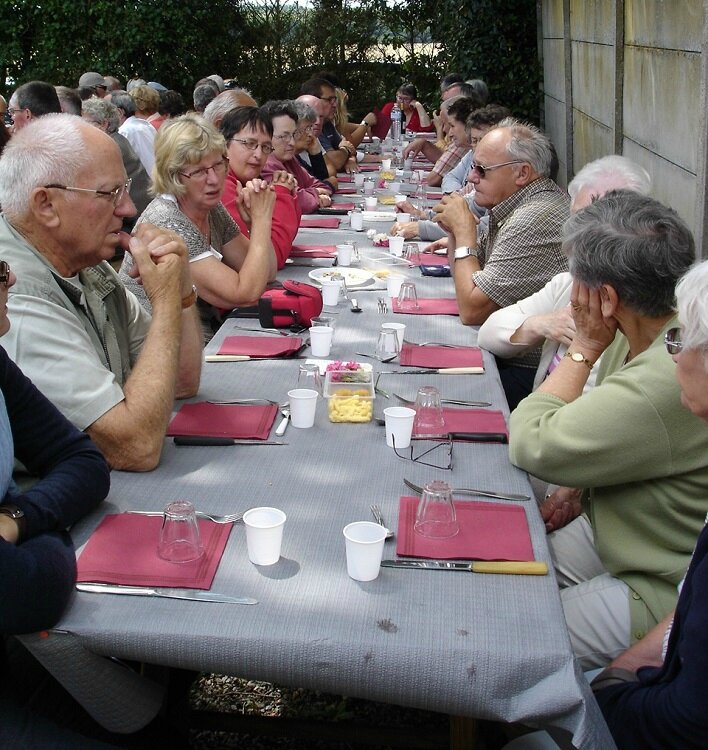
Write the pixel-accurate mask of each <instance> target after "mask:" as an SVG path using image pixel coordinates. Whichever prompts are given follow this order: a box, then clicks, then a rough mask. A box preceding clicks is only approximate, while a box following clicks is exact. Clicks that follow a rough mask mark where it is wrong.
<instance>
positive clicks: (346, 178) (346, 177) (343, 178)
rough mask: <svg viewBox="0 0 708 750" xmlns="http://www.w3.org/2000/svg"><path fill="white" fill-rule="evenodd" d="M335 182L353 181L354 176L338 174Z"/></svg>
mask: <svg viewBox="0 0 708 750" xmlns="http://www.w3.org/2000/svg"><path fill="white" fill-rule="evenodd" d="M337 182H354V178H353V177H352V176H351V175H350V174H338V175H337Z"/></svg>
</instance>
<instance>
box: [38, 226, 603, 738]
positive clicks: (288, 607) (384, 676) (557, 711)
mask: <svg viewBox="0 0 708 750" xmlns="http://www.w3.org/2000/svg"><path fill="white" fill-rule="evenodd" d="M374 226H375V227H376V228H377V230H379V229H381V230H384V231H385V227H387V225H382V224H377V225H374ZM354 236H356V239H357V240H358V241H359V242H360V247H362V248H365V247H366V245H367V241H366V236H365V234H361V233H360V234H356V235H354V234H352V233H348V232H346V231H342V230H339V232H337V233H328V234H326V235H325V234H320V233H313V232H309V231H303V232H301V234H300V236H299V237H298V241H299V242H300V243H313V244H321V243H324V242H335V241H341V238H346V237H349V238H353V237H354ZM367 254H368V251H366V250H364V255H367ZM307 262H309V261H303V260H300V259H298V260H297V263H298V264H300V263H307ZM313 264H317V265H323V263H322V262H321V261H313ZM368 265H370V264H369V263H368V261H366V259H363V260H362V263H361V266H362V267H366V266H368ZM309 270H311V269H309V268H304V267H301V266H295V267H290V268H286V269H285V271H284V272H282V273H281V274H280V276H281V278H289V277H292V278H299V279H307V273H308V271H309ZM405 273H406V275H408V276H410V277H411V278H412V279H414V280H415V281H416V283H417V286H418V291H419V294H421V295H423V296H452V295H453V285H452V282H451V280H450V279H437V278H421V277H420V273H419V271H418V269H407V270H406V271H405ZM350 294H351V292H350ZM353 294H354V296H356V297H357V299H358V301H359V305H360V306H361V307H362V308H363V309H364V312H363V313H359V314H355V313H353V312H351V311H350V310H349V308H348V306H347V305H346V304H345V303H343V302H342V303H340V305H339V306H338V307H337V308H335V311H336V315H335V318H336V323H335V341H334V346H333V350H332V355H331V358H332V359H350V358H352V357H354V352H355V351H373V348H374V345H375V339H376V331H377V330H378V327H379V325H380V324H381V323H382V322H384V321H398V322H405V323H406V325H407V330H406V337H407V338H409V339H411V340H413V341H417V342H421V341H426V340H428V341H430V340H435V341H445V342H449V343H474V342H475V339H476V330H475V329H474V328H465V327H463V326H462V325H460V322H459V320H458V319H457V318H456V317H451V316H412V315H407V316H403V315H392V314H388V315H381V314H379V313H378V312H377V297H378V296H385V295H384V294H383V292H381V293H380V294H379V293H377V292H375V291H374V292H371V291H359V292H353ZM236 326H247V327H254V328H256V327H258V323H257V321H252V320H251V321H249V320H235V321H228V322H227V323H226V324H225V325H224V327H223V328H222V330H221V331H220V332H219V333H218V334H217V335H216V336H215V338H214V339H213V341H212V342H211V343H210V345H209V346H208V349H207V353H214V352H215V351H216V350H217V349H218V347H219V345H220V343H221V341H222V340H223V338H224V336H226V335H229V334H240V333H243V332H242V331H240V330H238V329H237V328H236ZM485 363H486V367H487V372H486V373H485V374H484V375H464V376H445V375H436V376H418V375H415V376H413V375H397V376H395V375H394V376H384V377H383V378H382V380H381V383H380V385H381V386H382V387H384V388H385V389H386V390H390V391H396V392H398V393H401V394H404V395H407V396H410V397H414V396H415V392H416V389H417V387H418V386H420V385H425V384H432V385H436V386H438V387H439V388H440V390H441V392H442V393H443V395H444V396H450V397H458V398H459V397H464V398H471V399H481V400H488V401H491V402H492V403H493V405H494V407H496V408H499V409H503V410H506V406H505V401H504V397H503V393H502V390H501V387H500V384H499V380H498V377H497V376H496V369H495V366H494V362H493V358H492V357H491V356H490V355H489V354H488V353H485ZM299 364H300V363H299V362H298V361H296V360H291V361H288V360H280V361H261V362H239V363H213V364H212V363H210V364H207V365H205V367H204V372H203V377H202V385H201V388H200V392H199V396H198V398H197V399H195V400H206V399H228V398H238V397H264V398H271V399H274V400H277V401H285V400H286V399H287V396H286V393H287V391H288V389H289V388H292V387H294V385H295V382H296V379H297V373H298V367H299ZM381 367H382V366H381V365H379V364H378V363H376V367H375V369H377V370H378V369H381ZM386 367H387V369H388V366H386ZM392 369H396V367H395V366H394V367H393V368H392ZM384 401H385V399H383V398H380V397H379V398H377V400H376V411H377V412H381V411H382V410H383V408H384V406H386V405H387V404H386V403H382V402H384ZM284 439H285V440H287V442H288V445H287V446H284V447H280V446H273V447H264V446H255V447H250V446H235V447H215V448H202V447H176V446H175V445H174V444H173V442H172V441H171V440H167V441H166V443H165V449H164V453H163V457H162V461H161V463H160V466H159V467H158V468H157V469H156V470H155V471H153V472H150V473H146V474H130V473H122V472H114V473H113V477H112V488H111V492H110V495H109V498H108V500H107V502H106V503H105V504H104V506H103V507H102V508H101V510H100V512H99V513H96V514H95V515H93V516H92V517H89V518H87V519H85V520H84V521H83V522H82V523H80V524H79V525H77V526H76V527H75V529H74V536H75V540H76V542H77V545H80V544H82V543H83V542H84V541H85V540H86V539H87V538H88V536H89V535H90V533H91V531H92V530H93V528H95V526H96V524H97V523H98V522H99V520H100V518H101V517H102V515H103V514H104V513H107V512H115V511H121V510H126V509H129V508H141V509H155V510H159V509H161V508H162V507H163V506H164V505H165V504H166V503H167V502H168V501H170V500H174V499H178V498H186V499H189V500H191V501H192V502H194V503H195V504H196V506H197V507H198V508H201V509H204V510H209V511H214V512H228V511H236V510H245V509H247V508H249V507H253V506H257V505H273V506H276V507H278V508H282V509H283V510H284V511H285V513H286V514H287V518H288V520H287V523H286V525H285V533H284V540H283V547H282V558H281V560H280V562H279V563H277V564H276V565H274V566H272V567H260V568H259V567H256V566H254V565H252V564H251V563H249V561H248V558H247V554H246V547H245V535H244V529H243V527H242V526H240V525H237V526H235V527H234V529H233V531H232V533H231V537H230V540H229V543H228V545H227V548H226V551H225V554H224V556H223V558H222V561H221V564H220V566H219V569H218V572H217V575H216V579H215V581H214V584H213V587H212V589H213V590H214V591H218V592H222V593H228V594H233V595H243V596H250V597H255V598H257V599H258V600H259V602H260V603H259V604H258V605H256V606H250V607H246V606H234V605H226V604H205V603H197V602H189V601H174V600H164V599H142V598H135V597H121V596H110V595H93V594H76V595H75V597H74V600H73V602H72V603H71V606H70V607H69V609H68V610H67V612H66V614H65V616H64V618H63V620H62V622H61V623H60V624H59V626H58V630H59V631H62V633H63V635H61V636H59V635H56V636H53V635H52V634H50V636H49V637H48V638H42V639H39V638H29V639H26V643H27V645H28V646H29V647H30V648H31V649H32V651H33V652H34V653H35V655H37V656H38V657H39V658H40V659H41V658H43V657H44V660H45V663H47V665H48V666H50V668H51V669H52V671H53V672H54V673H55V675H56V676H57V677H58V678H59V679H62V674H61V672H62V668H63V669H65V670H68V672H69V673H72V672H73V674H74V677H73V679H72V680H70V681H71V682H72V684H73V691H74V694H75V695H78V696H79V697H80V699H82V700H84V701H85V702H88V697H87V696H85V695H83V693H82V691H81V687H80V686H77V680H76V678H75V677H76V674H77V673H79V674H80V673H81V669H82V661H81V658H80V655H79V656H77V657H76V658H74V659H72V660H58V659H53V660H52V650H53V648H54V647H55V645H54V644H56V647H57V648H58V647H59V643H60V642H63V643H65V641H66V639H67V638H70V637H72V636H68V635H67V633H69V634H73V637H74V638H75V639H76V641H77V642H76V647H77V649H79V650H82V649H86V650H88V651H89V652H92V653H94V654H101V655H108V656H114V657H124V658H130V659H139V660H143V661H146V662H152V663H156V664H164V665H170V666H175V667H182V668H188V669H196V670H204V671H215V672H223V673H230V674H236V675H242V676H246V677H250V678H257V679H266V680H273V681H276V682H281V683H285V684H289V685H297V686H303V687H309V688H316V689H320V690H326V691H332V692H335V693H341V694H346V695H351V696H359V697H364V698H371V699H375V700H380V701H386V702H390V703H398V704H403V705H408V706H414V707H419V708H422V709H431V710H435V711H441V712H446V713H449V714H452V715H460V716H470V717H476V718H480V719H498V720H503V721H509V722H512V721H524V722H527V723H530V724H535V725H539V726H544V725H553V726H558V727H562V728H564V729H567V730H569V731H570V732H571V733H572V735H573V738H574V743H575V745H576V746H577V747H579V748H602V750H606V749H607V748H612V747H613V743H612V740H611V738H610V736H609V733H608V731H607V728H606V726H605V724H604V722H603V720H602V718H601V715H600V713H599V710H598V708H597V705H596V704H595V702H594V700H593V698H592V696H591V693H590V690H589V688H588V686H587V684H586V682H585V680H584V679H583V677H582V674H581V673H580V671H579V669H578V668H577V666H576V664H575V661H574V659H573V655H572V652H571V648H570V642H569V639H568V635H567V631H566V627H565V623H564V619H563V613H562V610H561V605H560V599H559V596H558V591H557V588H556V584H555V581H554V579H553V577H552V576H546V577H535V576H498V575H473V574H466V573H454V572H429V571H406V570H393V569H382V571H381V574H380V576H379V578H378V579H377V580H375V581H372V582H370V583H358V582H356V581H353V580H351V579H350V578H349V577H348V576H347V573H346V566H345V556H344V539H343V536H342V529H343V527H344V526H345V525H346V524H347V523H349V522H351V521H356V520H362V519H370V512H369V505H370V504H371V503H374V502H375V503H378V505H380V506H381V509H382V511H383V514H384V518H385V519H386V520H387V521H388V522H389V525H391V526H393V527H394V528H395V524H396V520H397V513H398V502H399V496H401V495H404V494H407V492H406V488H405V487H404V485H403V483H402V478H403V477H404V476H406V477H408V478H410V479H412V480H414V481H415V482H417V483H423V482H424V481H427V480H430V479H432V478H444V479H448V480H451V481H452V483H453V484H454V485H456V486H473V487H482V488H493V489H499V490H506V491H511V492H516V493H527V494H529V495H531V494H532V493H531V490H530V487H529V484H528V480H527V477H526V475H525V474H524V473H523V472H521V471H519V470H517V469H515V468H514V467H513V466H511V464H510V463H509V461H508V457H507V448H506V446H504V445H495V444H461V443H456V444H455V449H454V469H453V471H452V472H445V471H439V470H435V469H432V468H428V467H424V466H419V465H417V464H413V463H411V462H409V461H404V460H401V459H399V458H397V457H396V456H395V455H394V454H393V452H392V451H391V450H390V449H389V448H387V447H386V444H385V438H384V429H383V427H380V426H377V425H376V424H375V423H370V424H363V425H361V424H333V423H330V422H329V421H328V419H327V412H326V404H325V403H324V401H322V400H321V401H320V403H319V404H318V407H317V417H316V422H315V426H314V428H312V429H309V430H298V429H295V428H293V427H292V426H291V427H289V428H288V431H287V433H286V435H285V438H284ZM524 507H525V508H526V512H527V518H528V522H529V527H530V529H531V535H532V541H533V547H534V553H535V556H536V558H537V559H539V560H545V561H546V562H548V563H549V564H550V558H549V553H548V549H547V546H546V541H545V532H544V528H543V523H542V522H541V519H540V517H539V514H538V512H537V509H536V505H535V504H534V503H532V502H529V503H526V504H525V506H524ZM395 544H396V543H395V540H393V541H388V542H387V543H386V549H385V553H384V556H385V557H393V556H394V555H395ZM129 545H130V540H128V539H127V540H126V546H129ZM64 647H65V646H64ZM62 662H63V667H62V666H61V665H62ZM84 666H85V668H86V670H87V672H86V677H87V680H88V678H89V672H90V671H91V667H90V665H89V664H86V665H84ZM65 678H66V675H65ZM63 681H64V682H66V681H67V680H66V679H64V680H63ZM109 684H110V682H109ZM100 688H101V686H100V685H96V683H95V682H93V683H92V691H93V692H95V691H96V690H99V691H100ZM84 692H85V691H84ZM89 697H90V696H89ZM87 707H88V706H87ZM94 715H95V716H96V718H98V719H99V720H101V714H100V711H96V712H95V713H94Z"/></svg>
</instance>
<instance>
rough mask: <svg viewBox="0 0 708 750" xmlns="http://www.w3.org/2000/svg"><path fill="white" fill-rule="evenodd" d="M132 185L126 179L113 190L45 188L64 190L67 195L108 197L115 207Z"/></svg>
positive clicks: (53, 186) (52, 185)
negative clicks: (87, 194)
mask: <svg viewBox="0 0 708 750" xmlns="http://www.w3.org/2000/svg"><path fill="white" fill-rule="evenodd" d="M132 184H133V180H132V178H129V179H127V180H126V181H125V182H124V183H123V184H122V185H118V187H115V188H113V190H93V189H92V188H80V187H73V186H71V185H56V184H51V185H45V186H44V187H45V188H55V189H56V190H66V191H67V192H69V193H93V194H94V195H95V196H101V197H104V198H108V197H110V199H111V202H112V203H113V206H114V207H115V206H117V205H118V204H119V203H120V202H121V201H122V200H123V198H124V197H125V195H126V194H127V193H128V192H129V191H130V186H131V185H132Z"/></svg>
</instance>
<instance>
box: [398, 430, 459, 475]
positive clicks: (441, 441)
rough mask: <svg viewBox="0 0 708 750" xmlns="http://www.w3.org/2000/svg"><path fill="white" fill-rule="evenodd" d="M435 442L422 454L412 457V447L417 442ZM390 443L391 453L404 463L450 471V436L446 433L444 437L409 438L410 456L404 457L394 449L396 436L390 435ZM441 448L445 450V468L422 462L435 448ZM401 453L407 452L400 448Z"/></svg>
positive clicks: (451, 443)
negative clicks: (391, 446)
mask: <svg viewBox="0 0 708 750" xmlns="http://www.w3.org/2000/svg"><path fill="white" fill-rule="evenodd" d="M431 440H433V441H435V444H434V445H433V446H431V447H430V448H427V449H426V450H424V451H423V452H422V453H419V454H418V455H417V456H414V455H413V451H414V447H415V444H416V443H419V442H423V441H425V442H429V441H431ZM391 441H392V442H393V452H394V453H395V454H396V455H397V456H398V457H399V458H402V459H404V460H405V461H413V462H414V463H418V464H421V465H422V466H430V467H431V468H433V469H442V470H443V471H452V445H453V442H452V435H450V433H449V432H448V433H447V434H445V435H424V436H422V435H421V436H413V437H412V438H411V444H410V455H409V456H405V455H401V453H399V449H397V448H396V436H395V435H391ZM441 446H445V447H446V448H447V465H446V466H439V465H438V464H431V463H428V462H427V461H423V460H422V459H423V458H425V457H426V456H427V455H428V454H430V453H432V452H433V451H434V450H436V449H437V448H440V447H441ZM400 450H401V451H405V450H407V449H406V448H401V449H400Z"/></svg>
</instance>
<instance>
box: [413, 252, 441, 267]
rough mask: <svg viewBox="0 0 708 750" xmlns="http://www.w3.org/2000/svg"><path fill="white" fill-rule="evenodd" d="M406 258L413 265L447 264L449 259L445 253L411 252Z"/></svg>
mask: <svg viewBox="0 0 708 750" xmlns="http://www.w3.org/2000/svg"><path fill="white" fill-rule="evenodd" d="M408 260H409V261H410V262H411V263H413V265H415V266H447V265H449V263H450V261H449V259H448V257H447V253H445V255H436V254H435V253H412V254H411V255H409V256H408Z"/></svg>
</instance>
